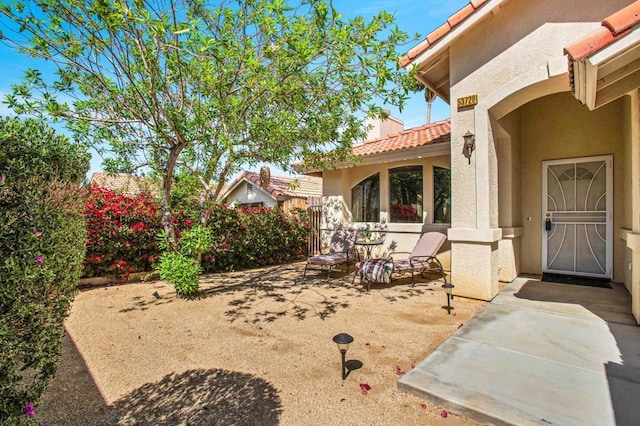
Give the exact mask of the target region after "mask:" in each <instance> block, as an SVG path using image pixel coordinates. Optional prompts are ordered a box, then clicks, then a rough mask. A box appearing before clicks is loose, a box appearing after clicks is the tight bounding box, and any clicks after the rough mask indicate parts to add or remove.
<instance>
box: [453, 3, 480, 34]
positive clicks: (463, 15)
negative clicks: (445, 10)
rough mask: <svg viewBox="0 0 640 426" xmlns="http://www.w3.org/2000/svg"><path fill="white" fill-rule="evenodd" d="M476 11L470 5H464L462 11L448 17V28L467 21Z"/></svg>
mask: <svg viewBox="0 0 640 426" xmlns="http://www.w3.org/2000/svg"><path fill="white" fill-rule="evenodd" d="M475 10H476V9H475V8H474V7H473V5H472V4H471V3H469V4H468V5H466V6H465V7H463V8H462V9H460V10H459V11H457V12H456V13H454V14H453V15H451V16H450V17H449V19H447V22H448V23H449V26H450V27H451V28H453V27H455V26H456V25H458V24H459V23H460V22H462V21H464V20H465V19H467V18H468V17H469V16H471V14H472V13H473V12H474V11H475Z"/></svg>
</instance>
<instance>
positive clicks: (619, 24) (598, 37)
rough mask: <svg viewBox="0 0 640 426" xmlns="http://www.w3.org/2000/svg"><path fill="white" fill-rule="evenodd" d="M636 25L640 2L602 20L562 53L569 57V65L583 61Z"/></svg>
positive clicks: (639, 16)
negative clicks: (595, 27)
mask: <svg viewBox="0 0 640 426" xmlns="http://www.w3.org/2000/svg"><path fill="white" fill-rule="evenodd" d="M638 23H640V0H638V1H635V2H633V3H631V4H630V5H628V6H625V7H624V8H622V9H620V10H619V11H617V12H615V13H613V14H612V15H610V16H608V17H607V18H605V19H603V20H602V22H601V26H600V27H598V28H597V29H596V30H594V31H592V32H591V33H589V34H587V35H586V36H584V37H582V38H580V39H579V40H577V41H575V42H573V43H571V44H570V45H569V46H567V47H565V48H564V53H565V54H566V55H568V56H569V62H570V64H571V63H572V61H579V60H581V59H584V58H586V57H587V56H591V55H592V54H593V53H595V52H597V51H599V50H601V49H602V48H604V47H606V46H608V45H609V44H611V43H613V42H614V41H616V40H619V39H620V38H622V37H624V36H626V35H627V34H629V33H630V32H631V31H633V27H634V26H635V25H637V24H638ZM570 66H571V65H570Z"/></svg>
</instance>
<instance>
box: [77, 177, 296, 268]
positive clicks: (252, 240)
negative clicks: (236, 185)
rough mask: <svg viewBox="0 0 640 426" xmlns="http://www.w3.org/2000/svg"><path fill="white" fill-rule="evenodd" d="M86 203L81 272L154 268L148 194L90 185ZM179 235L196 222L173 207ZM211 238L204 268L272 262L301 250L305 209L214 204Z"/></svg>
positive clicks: (156, 228) (154, 226)
mask: <svg viewBox="0 0 640 426" xmlns="http://www.w3.org/2000/svg"><path fill="white" fill-rule="evenodd" d="M91 194H92V195H91V197H90V198H89V201H88V202H87V205H86V209H85V217H86V219H87V255H86V258H85V261H84V276H85V277H92V276H117V277H126V276H128V275H129V274H131V273H133V272H143V271H144V272H147V271H151V270H152V269H153V265H154V263H155V262H156V261H157V260H158V259H159V257H160V254H161V248H160V246H159V245H158V238H157V237H158V235H159V234H160V232H161V230H162V226H161V223H160V216H159V207H158V204H157V202H156V201H155V200H154V199H153V198H152V197H151V196H150V195H148V194H143V195H140V196H139V197H135V198H131V197H127V196H125V195H121V194H116V193H114V192H113V191H110V190H108V189H105V188H96V187H94V188H92V189H91ZM174 221H175V223H176V228H177V229H176V230H177V234H178V236H180V233H181V231H182V230H184V229H188V228H191V227H192V225H193V224H194V223H195V221H194V220H193V219H191V218H189V217H186V216H185V214H184V213H182V212H181V211H178V212H176V213H175V215H174ZM209 228H210V229H211V231H212V232H213V239H214V243H213V245H212V247H211V249H210V250H208V251H207V252H206V253H205V254H204V255H203V256H202V267H203V269H204V270H205V271H207V272H211V271H223V270H235V269H242V268H251V267H256V266H264V265H273V264H277V263H281V262H284V261H287V260H289V259H291V258H293V257H295V256H298V255H300V254H302V253H303V251H304V248H305V246H306V243H307V235H308V218H307V213H306V212H305V211H304V210H300V209H298V210H294V211H292V212H289V213H285V212H284V211H282V210H279V209H275V210H274V209H271V208H267V207H255V208H248V209H242V208H240V209H234V208H229V207H228V206H226V205H224V204H218V205H216V206H214V207H213V211H212V215H211V218H210V220H209Z"/></svg>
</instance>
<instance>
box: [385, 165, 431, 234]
mask: <svg viewBox="0 0 640 426" xmlns="http://www.w3.org/2000/svg"><path fill="white" fill-rule="evenodd" d="M418 171H419V172H420V178H419V179H418V185H417V186H418V188H419V189H420V192H419V193H417V194H416V204H418V202H417V201H418V200H419V201H420V203H419V204H420V210H419V211H418V209H416V212H415V215H416V216H415V220H412V221H397V220H394V217H393V207H392V206H393V205H394V204H393V197H392V194H391V191H392V190H393V188H392V184H391V179H392V175H394V174H395V173H413V172H418ZM387 175H388V176H387V178H388V182H389V187H388V197H389V198H388V203H389V212H388V218H389V223H393V224H408V225H413V224H422V223H423V222H424V212H425V206H424V193H425V185H424V165H422V164H413V165H406V166H399V167H393V168H389V169H387ZM396 204H398V203H396ZM402 205H405V204H402ZM411 207H413V205H411Z"/></svg>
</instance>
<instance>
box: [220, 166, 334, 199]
mask: <svg viewBox="0 0 640 426" xmlns="http://www.w3.org/2000/svg"><path fill="white" fill-rule="evenodd" d="M245 181H246V182H249V183H252V184H255V185H257V186H259V187H260V188H262V189H263V190H265V191H266V192H268V193H269V194H271V195H272V196H273V197H274V198H276V199H278V198H307V197H320V196H322V178H319V177H312V176H271V179H270V181H269V185H268V186H267V187H266V188H263V187H261V186H260V174H258V173H254V172H248V171H245V172H243V173H242V174H241V175H240V176H238V177H237V178H236V180H235V181H233V183H231V184H230V185H229V189H228V190H227V191H226V192H225V194H224V196H223V198H224V197H227V196H228V195H229V194H230V193H231V192H233V190H235V189H236V187H238V185H240V184H241V183H242V182H245Z"/></svg>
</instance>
